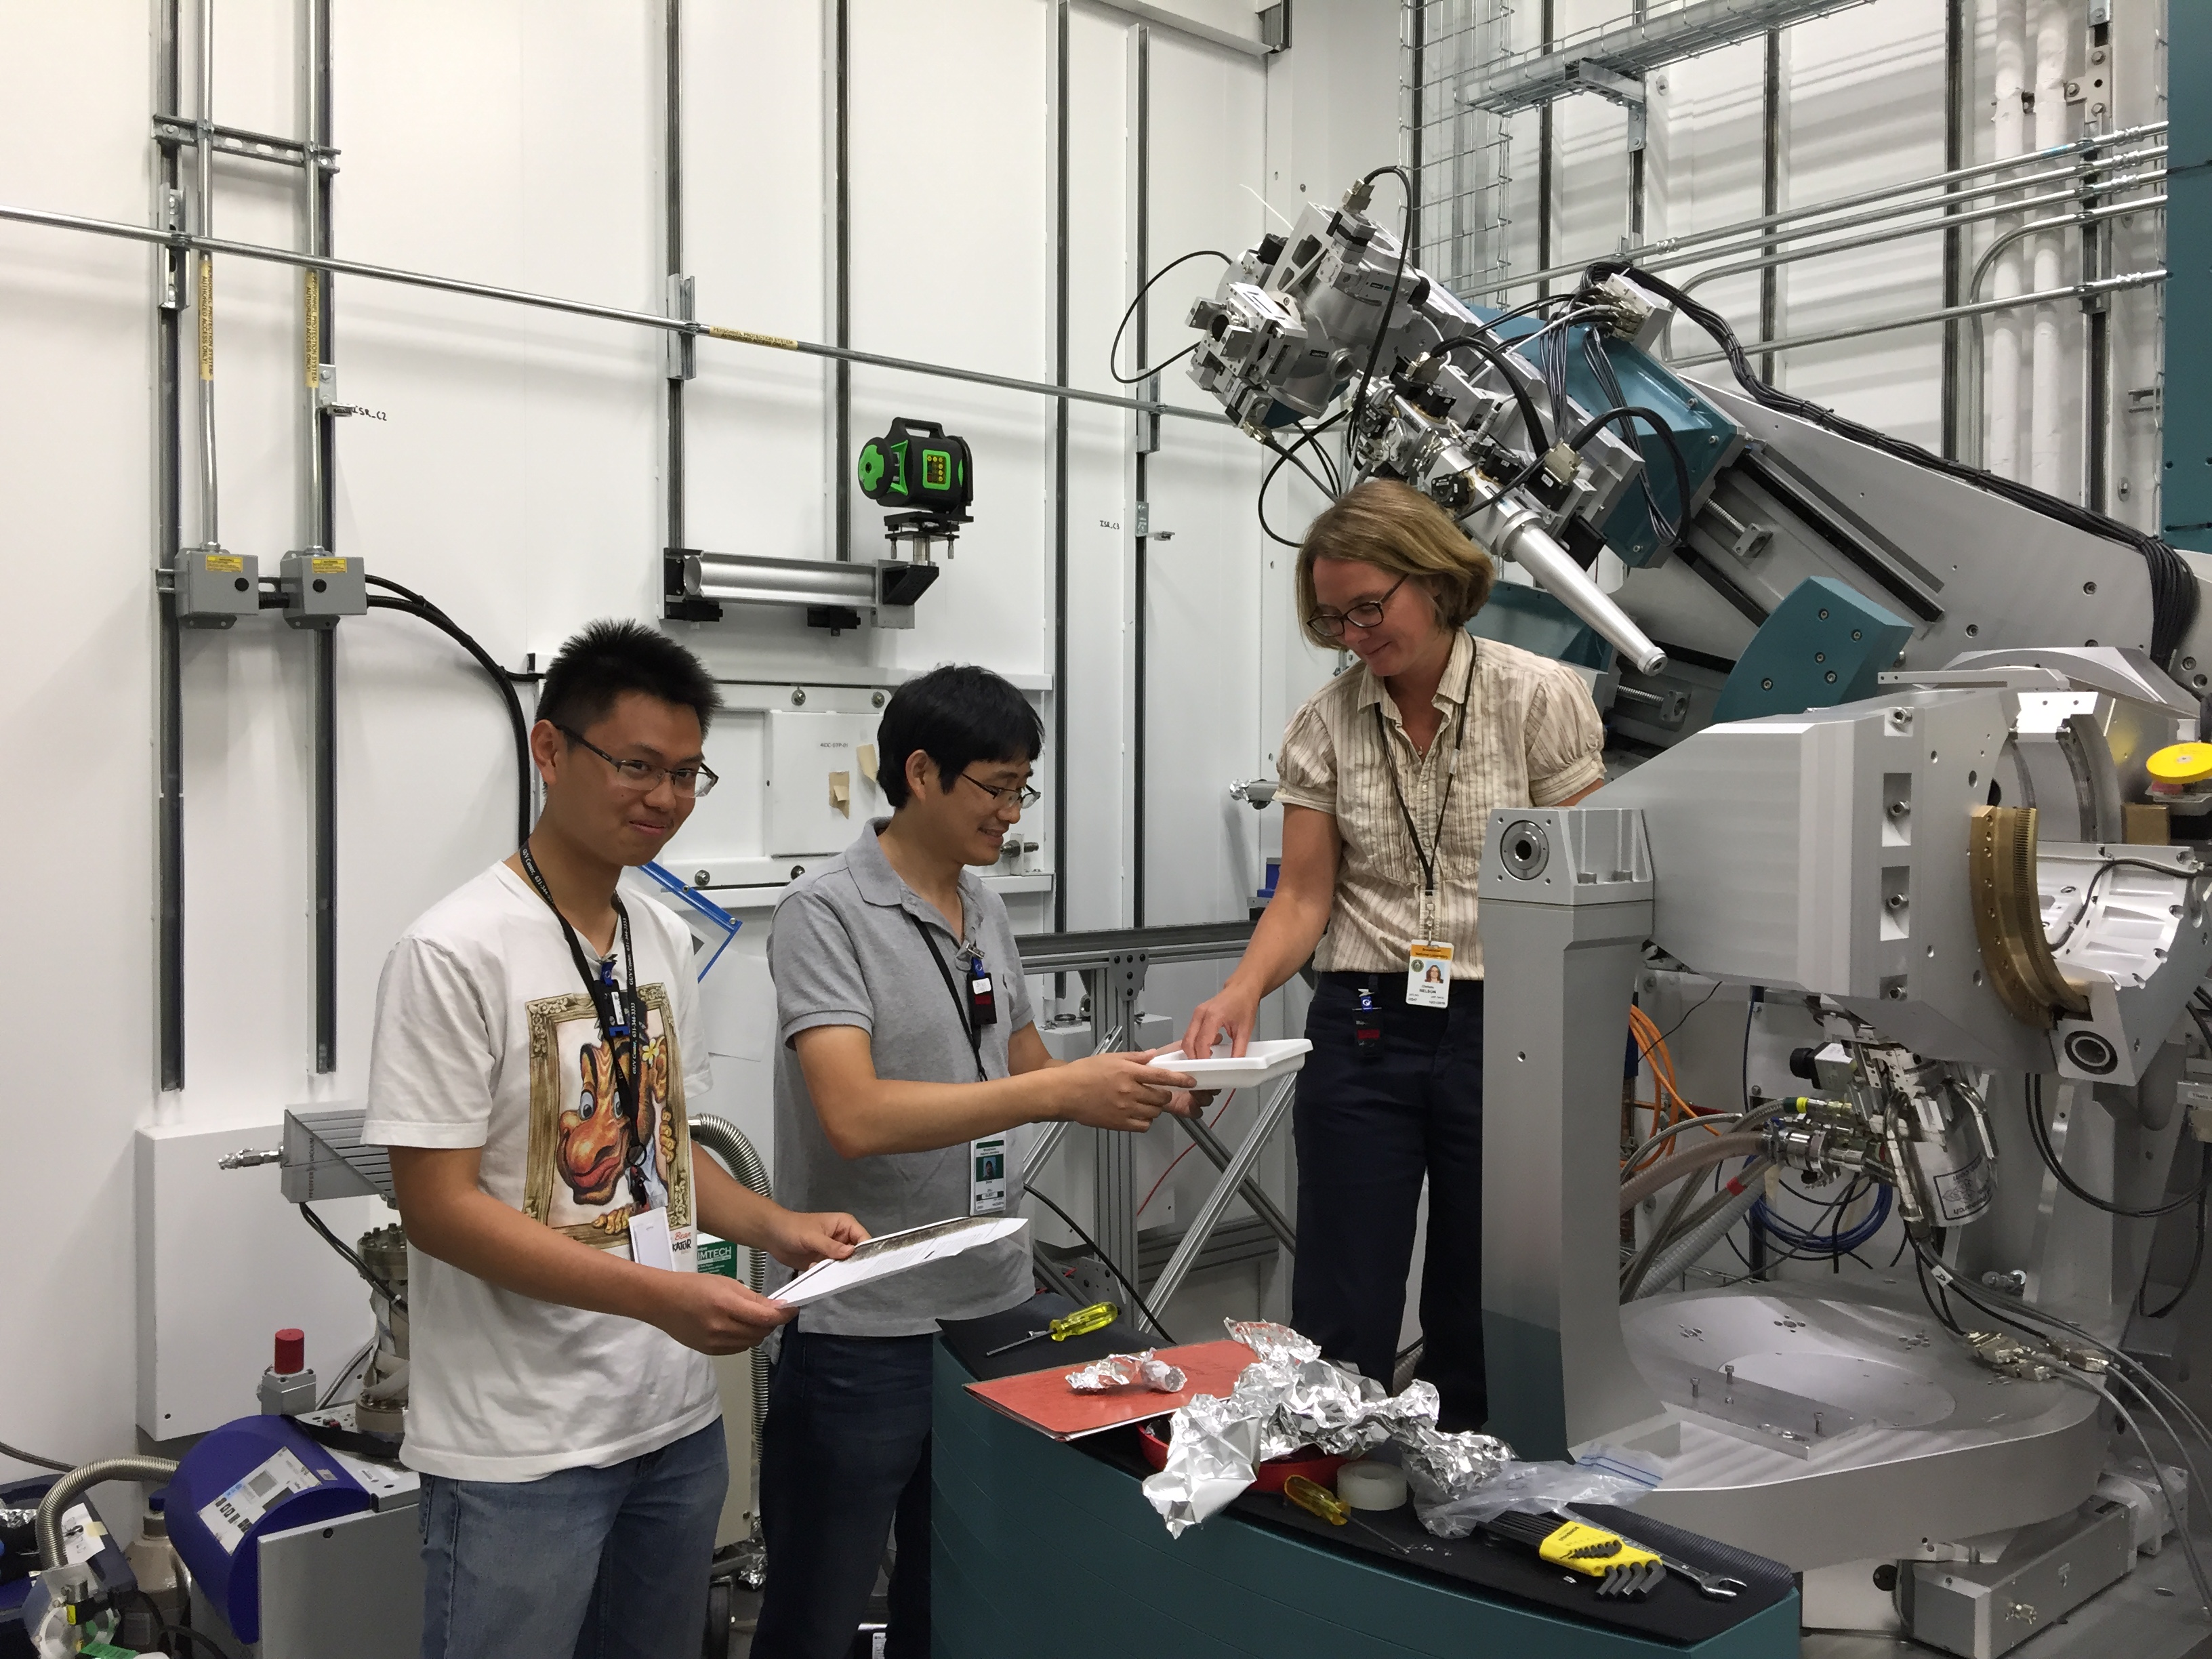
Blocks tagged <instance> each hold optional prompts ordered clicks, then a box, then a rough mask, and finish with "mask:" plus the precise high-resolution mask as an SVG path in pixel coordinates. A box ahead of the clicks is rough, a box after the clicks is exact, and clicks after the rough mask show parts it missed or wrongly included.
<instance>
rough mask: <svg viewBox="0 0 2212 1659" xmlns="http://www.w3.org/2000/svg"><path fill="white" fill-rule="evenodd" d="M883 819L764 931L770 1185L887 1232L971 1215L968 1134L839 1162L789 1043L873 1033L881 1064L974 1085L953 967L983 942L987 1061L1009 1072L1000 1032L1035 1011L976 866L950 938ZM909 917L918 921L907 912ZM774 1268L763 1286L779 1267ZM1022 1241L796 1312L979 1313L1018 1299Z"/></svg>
mask: <svg viewBox="0 0 2212 1659" xmlns="http://www.w3.org/2000/svg"><path fill="white" fill-rule="evenodd" d="M886 823H890V819H888V818H878V819H877V820H876V821H875V822H874V823H871V824H869V825H868V827H867V828H866V829H864V830H862V831H861V832H860V839H859V840H858V841H856V842H854V843H853V844H852V845H851V846H850V847H848V848H846V849H845V851H844V852H843V853H842V854H840V855H839V856H838V857H836V858H835V859H832V860H830V861H829V863H827V864H823V865H820V866H817V867H816V868H815V869H813V870H812V871H811V872H808V873H807V874H806V875H805V877H803V878H801V879H799V880H798V881H796V882H793V884H792V885H791V887H790V888H789V890H787V891H786V892H785V894H784V896H783V897H782V898H781V899H780V900H779V901H778V902H777V903H776V907H775V921H774V923H773V924H772V926H771V927H770V930H769V941H768V963H769V972H770V973H771V974H773V975H775V1019H776V1034H777V1043H776V1055H775V1196H776V1200H777V1201H778V1202H779V1203H781V1204H783V1205H785V1206H787V1207H789V1208H791V1209H794V1210H844V1211H847V1212H850V1213H851V1214H853V1215H854V1216H857V1217H859V1218H860V1225H862V1226H864V1227H866V1229H867V1230H868V1231H869V1232H871V1233H889V1232H896V1231H899V1230H900V1229H902V1228H905V1227H919V1226H921V1225H923V1224H924V1223H926V1222H931V1221H942V1220H944V1219H945V1218H946V1217H948V1216H957V1215H965V1214H967V1213H968V1201H969V1184H970V1183H969V1176H970V1171H969V1155H968V1143H967V1142H966V1141H964V1140H963V1141H962V1142H960V1143H959V1145H957V1146H946V1147H942V1148H940V1149H939V1150H938V1151H936V1152H885V1153H882V1154H879V1155H878V1156H876V1157H873V1158H841V1157H839V1156H838V1154H837V1151H836V1148H835V1147H834V1146H831V1145H830V1144H829V1135H828V1134H827V1133H824V1132H823V1127H822V1120H821V1118H820V1117H819V1116H818V1115H817V1114H816V1112H815V1109H814V1098H813V1097H812V1096H811V1095H810V1094H809V1093H808V1092H807V1089H806V1077H805V1073H803V1072H802V1071H801V1070H800V1069H799V1056H798V1054H796V1053H795V1052H794V1051H793V1048H792V1046H791V1040H792V1038H793V1037H794V1036H798V1034H799V1032H801V1031H804V1030H809V1029H810V1028H811V1027H813V1026H817V1025H857V1026H858V1027H860V1030H864V1031H866V1032H867V1033H868V1043H869V1048H871V1050H872V1052H873V1054H874V1056H875V1064H876V1075H877V1076H878V1077H880V1078H896V1079H901V1080H902V1081H904V1082H908V1083H972V1082H974V1081H975V1056H974V1055H973V1054H970V1052H969V1048H968V1038H967V1036H966V1035H965V1033H964V1030H963V1027H962V1024H961V1007H962V1006H964V1003H965V998H966V993H965V987H963V985H962V983H961V978H962V970H963V963H965V962H966V961H967V959H968V955H969V952H970V951H981V953H982V957H983V963H984V966H985V967H986V968H987V969H989V971H990V975H991V987H992V990H993V992H994V995H995V997H996V1000H997V1002H998V1006H999V1018H998V1023H997V1024H994V1025H987V1026H985V1027H984V1028H983V1034H982V1035H983V1042H982V1060H983V1068H984V1070H985V1071H986V1072H987V1073H989V1074H990V1075H991V1076H993V1077H994V1078H999V1077H1004V1076H1006V1072H1007V1066H1006V1040H1007V1038H1008V1037H1010V1036H1012V1034H1013V1033H1014V1032H1016V1031H1018V1030H1021V1029H1022V1027H1023V1026H1024V1025H1027V1024H1030V1021H1031V1020H1032V1019H1034V1018H1036V1016H1035V1014H1034V1013H1033V1012H1032V1011H1031V1009H1030V993H1029V982H1028V981H1027V980H1026V979H1024V977H1023V975H1022V960H1021V952H1020V951H1019V950H1018V948H1017V946H1016V945H1015V944H1014V931H1013V928H1012V925H1011V924H1010V923H1009V922H1008V921H1007V920H1006V906H1005V905H1004V904H1003V903H1001V902H1000V900H999V896H998V895H997V894H995V893H994V892H992V891H991V890H990V889H988V888H987V887H986V886H984V885H983V883H982V880H981V878H979V877H978V876H977V875H976V874H975V872H974V871H972V870H963V871H962V872H960V908H961V912H962V915H963V918H964V919H965V921H966V924H967V927H966V932H967V938H966V939H955V938H954V937H953V936H952V934H951V933H950V932H949V931H948V930H947V929H946V927H945V920H944V918H943V917H942V916H940V915H938V913H937V908H936V907H935V906H934V905H932V904H931V903H929V902H927V900H926V899H924V898H922V897H921V896H920V895H919V894H917V893H916V892H915V890H913V889H912V888H910V887H908V885H907V884H906V883H905V882H903V881H902V880H901V879H900V878H899V874H898V872H896V870H894V869H892V868H891V866H890V862H889V860H886V859H885V858H884V853H883V848H881V847H879V846H878V844H877V842H876V832H877V831H878V829H882V828H883V827H884V824H886ZM909 918H912V919H913V920H909ZM915 921H920V922H921V925H922V926H923V927H926V928H927V929H928V930H929V936H930V938H931V939H933V941H934V942H935V944H936V945H937V948H938V951H939V953H940V954H941V956H942V957H943V959H944V962H945V966H946V967H947V968H948V969H951V974H952V982H953V987H954V990H955V991H956V992H958V993H959V994H960V995H961V998H962V1002H961V1003H960V1004H956V1003H955V1002H954V1000H953V994H952V993H948V992H947V991H946V989H945V981H944V978H943V977H942V976H941V975H939V973H938V971H937V967H936V964H935V963H933V962H932V961H931V960H930V955H929V947H928V945H925V944H924V943H923V942H922V937H921V933H918V932H916V931H915V925H914V924H915ZM1007 1164H1008V1168H1007V1170H1006V1213H1007V1214H1009V1215H1013V1214H1017V1213H1018V1212H1019V1206H1020V1203H1021V1196H1022V1184H1021V1172H1020V1170H1018V1169H1016V1168H1014V1167H1013V1160H1012V1158H1009V1159H1008V1160H1007ZM790 1276H791V1275H790V1273H789V1271H788V1270H787V1269H784V1268H781V1267H778V1268H777V1269H776V1270H775V1275H774V1279H773V1282H774V1283H775V1284H779V1285H780V1284H781V1283H782V1282H783V1281H784V1280H785V1279H788V1278H789V1277H790ZM1030 1283H1031V1281H1030V1257H1029V1246H1028V1243H1027V1236H1026V1235H1025V1234H1024V1235H1018V1236H1017V1237H1013V1238H1008V1239H1001V1240H1000V1242H999V1243H995V1244H989V1245H985V1246H983V1247H982V1248H981V1249H974V1250H969V1251H968V1252H967V1253H966V1254H964V1255H959V1256H956V1257H954V1258H953V1259H951V1261H933V1262H931V1263H930V1264H929V1265H928V1266H927V1267H916V1268H915V1269H914V1270H913V1271H912V1272H910V1273H899V1274H896V1275H895V1276H894V1277H892V1278H890V1279H883V1280H880V1281H878V1283H876V1284H874V1285H863V1286H861V1287H860V1289H858V1290H855V1291H847V1292H846V1293H845V1294H844V1295H842V1296H836V1297H830V1298H829V1300H828V1301H826V1302H818V1303H816V1304H813V1305H812V1306H811V1307H809V1308H808V1309H807V1310H805V1313H804V1314H803V1315H802V1316H800V1319H799V1323H800V1325H801V1326H803V1327H804V1328H805V1329H807V1330H809V1331H814V1332H818V1333H820V1334H823V1335H827V1336H920V1335H927V1334H933V1333H934V1332H935V1330H936V1329H937V1322H938V1321H939V1320H940V1319H975V1318H980V1317H981V1316H983V1315H985V1314H992V1313H999V1312H1001V1311H1003V1310H1006V1309H1008V1308H1011V1307H1014V1306H1016V1305H1017V1304H1020V1303H1022V1302H1024V1301H1026V1300H1027V1299H1028V1297H1029V1296H1030Z"/></svg>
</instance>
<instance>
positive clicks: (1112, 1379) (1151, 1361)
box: [1067, 1348, 1190, 1394]
mask: <svg viewBox="0 0 2212 1659" xmlns="http://www.w3.org/2000/svg"><path fill="white" fill-rule="evenodd" d="M1189 1380H1190V1379H1189V1378H1188V1377H1187V1376H1184V1375H1183V1374H1182V1371H1181V1370H1178V1369H1177V1368H1176V1367H1175V1366H1173V1365H1170V1364H1168V1362H1167V1361H1166V1360H1164V1359H1162V1358H1159V1357H1158V1355H1157V1354H1155V1353H1154V1352H1152V1350H1151V1349H1150V1348H1147V1349H1146V1350H1145V1352H1142V1353H1116V1354H1109V1355H1108V1356H1107V1357H1106V1358H1103V1359H1100V1360H1096V1361H1094V1362H1092V1363H1091V1364H1088V1365H1085V1367H1084V1368H1083V1369H1082V1370H1079V1371H1070V1372H1069V1373H1068V1374H1067V1386H1068V1387H1069V1388H1071V1389H1074V1390H1075V1392H1076V1393H1078V1394H1121V1393H1125V1392H1128V1391H1130V1390H1133V1389H1152V1391H1153V1392H1154V1393H1156V1394H1181V1393H1182V1391H1183V1388H1184V1385H1185V1384H1186V1383H1188V1382H1189Z"/></svg>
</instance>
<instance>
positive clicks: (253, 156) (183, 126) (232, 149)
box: [154, 115, 338, 173]
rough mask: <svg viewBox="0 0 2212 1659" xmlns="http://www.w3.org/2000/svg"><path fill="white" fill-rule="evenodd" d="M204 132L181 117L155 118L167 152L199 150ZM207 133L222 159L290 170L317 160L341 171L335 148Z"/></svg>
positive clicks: (265, 135)
mask: <svg viewBox="0 0 2212 1659" xmlns="http://www.w3.org/2000/svg"><path fill="white" fill-rule="evenodd" d="M200 128H201V124H200V123H199V122H197V121H191V120H187V119H185V118H184V117H183V116H180V115H157V116H155V118H154V142H155V143H157V144H160V145H161V146H163V147H164V148H165V149H186V148H193V149H196V148H197V146H198V144H199V142H200ZM207 131H210V133H212V134H213V135H214V137H215V151H216V155H235V156H237V157H238V158H240V160H241V161H270V162H274V163H275V164H276V165H277V166H278V167H305V166H307V161H308V158H309V157H310V156H313V158H314V160H315V163H316V165H317V167H319V168H320V169H321V171H322V172H324V173H336V172H337V170H338V164H337V155H338V152H337V149H336V148H335V147H332V148H329V149H325V148H324V147H323V146H321V145H318V144H308V143H301V141H300V140H299V139H297V138H285V137H279V136H278V135H277V134H276V133H273V132H252V131H247V130H246V128H244V127H225V126H210V127H209V128H208V129H207Z"/></svg>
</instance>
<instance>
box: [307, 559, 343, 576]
mask: <svg viewBox="0 0 2212 1659" xmlns="http://www.w3.org/2000/svg"><path fill="white" fill-rule="evenodd" d="M312 562H313V565H314V568H315V574H317V575H318V576H343V575H344V574H345V573H346V562H345V561H344V560H343V559H316V560H313V561H312Z"/></svg>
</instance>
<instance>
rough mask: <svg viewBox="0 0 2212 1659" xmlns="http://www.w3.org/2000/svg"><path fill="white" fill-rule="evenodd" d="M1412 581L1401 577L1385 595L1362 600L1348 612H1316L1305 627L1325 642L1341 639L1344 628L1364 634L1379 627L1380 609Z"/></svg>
mask: <svg viewBox="0 0 2212 1659" xmlns="http://www.w3.org/2000/svg"><path fill="white" fill-rule="evenodd" d="M1410 580H1413V578H1412V577H1411V576H1410V575H1407V576H1401V577H1399V578H1398V580H1396V581H1395V582H1392V583H1391V584H1390V592H1389V593H1385V594H1384V595H1383V597H1382V598H1381V599H1363V600H1361V601H1360V602H1359V603H1358V605H1353V606H1352V609H1351V610H1349V611H1342V612H1338V611H1315V612H1314V613H1313V615H1312V616H1310V617H1307V618H1306V626H1307V627H1309V628H1310V629H1313V631H1314V632H1315V633H1316V634H1318V635H1321V636H1322V638H1323V639H1325V640H1340V639H1342V638H1343V637H1344V630H1345V629H1346V628H1357V629H1359V630H1360V631H1361V632H1362V633H1364V632H1365V631H1366V630H1367V629H1370V628H1375V627H1379V626H1380V625H1381V623H1382V621H1383V606H1384V605H1388V604H1389V603H1390V594H1391V593H1395V592H1397V591H1398V590H1399V589H1400V588H1401V587H1403V586H1405V585H1406V584H1407V582H1408V581H1410Z"/></svg>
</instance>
